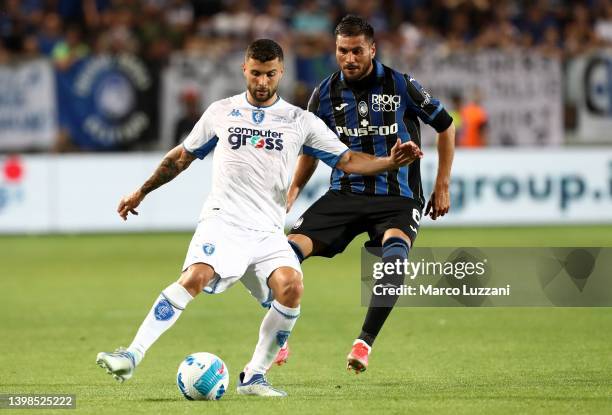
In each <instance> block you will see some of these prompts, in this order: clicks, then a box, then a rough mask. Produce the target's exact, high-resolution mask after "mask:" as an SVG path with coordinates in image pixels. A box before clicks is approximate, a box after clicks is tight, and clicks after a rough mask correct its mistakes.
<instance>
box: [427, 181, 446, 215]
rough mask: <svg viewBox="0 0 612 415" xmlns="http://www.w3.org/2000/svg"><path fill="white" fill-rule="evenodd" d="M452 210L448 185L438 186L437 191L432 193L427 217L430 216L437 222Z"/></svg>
mask: <svg viewBox="0 0 612 415" xmlns="http://www.w3.org/2000/svg"><path fill="white" fill-rule="evenodd" d="M449 209H450V192H449V190H448V185H436V188H435V190H434V191H433V192H432V193H431V197H430V198H429V202H427V207H426V208H425V215H429V217H430V218H431V219H432V220H436V219H437V218H439V217H440V216H444V215H446V214H447V213H448V210H449Z"/></svg>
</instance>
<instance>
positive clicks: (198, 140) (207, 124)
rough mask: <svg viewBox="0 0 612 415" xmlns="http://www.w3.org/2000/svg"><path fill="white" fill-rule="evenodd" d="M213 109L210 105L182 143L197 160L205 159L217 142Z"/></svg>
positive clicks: (213, 105)
mask: <svg viewBox="0 0 612 415" xmlns="http://www.w3.org/2000/svg"><path fill="white" fill-rule="evenodd" d="M214 107H215V104H212V105H211V106H210V107H208V108H207V109H206V111H204V114H202V116H201V117H200V119H199V120H198V122H197V123H196V125H195V126H194V127H193V129H192V130H191V132H190V133H189V135H188V136H187V138H185V140H184V141H183V147H184V148H185V150H187V151H188V152H190V153H191V154H193V155H194V156H196V157H197V158H199V159H203V158H204V157H206V155H207V154H208V153H210V152H211V151H212V150H213V148H215V146H216V145H217V142H218V141H219V138H218V137H217V135H216V133H215V128H214V120H215V116H214V112H215V108H214Z"/></svg>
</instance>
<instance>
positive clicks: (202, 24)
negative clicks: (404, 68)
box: [0, 0, 612, 68]
mask: <svg viewBox="0 0 612 415" xmlns="http://www.w3.org/2000/svg"><path fill="white" fill-rule="evenodd" d="M0 4H2V7H1V8H0V10H1V13H0V36H1V40H2V41H1V42H0V62H7V61H9V60H11V59H18V58H23V57H32V56H38V55H44V56H48V57H51V58H52V59H53V60H54V61H55V62H56V64H57V65H58V66H59V67H60V68H61V67H65V66H66V65H69V64H70V62H71V61H72V60H74V59H78V58H80V57H82V56H86V55H87V54H89V53H100V52H119V51H131V52H134V53H138V54H140V55H141V56H143V57H145V58H146V59H148V60H150V61H152V62H159V63H163V62H164V61H165V60H167V59H168V57H169V56H170V54H171V53H172V52H175V51H184V52H186V53H190V54H202V55H207V56H210V55H215V56H216V55H220V54H221V55H222V54H224V53H227V52H228V51H232V50H235V49H242V48H243V47H244V45H245V43H247V41H248V40H250V39H253V38H259V37H269V38H273V39H275V40H277V41H279V42H280V43H282V44H283V45H284V46H286V47H292V50H294V51H295V52H296V54H297V55H298V56H300V57H302V58H305V59H308V58H309V57H316V56H318V55H320V54H329V51H330V45H332V43H331V42H333V36H332V32H333V28H334V26H335V24H336V22H337V21H338V20H339V19H340V18H341V17H342V16H343V15H345V14H346V13H355V14H360V15H362V16H364V17H366V18H367V19H368V20H369V21H370V23H371V24H372V25H373V26H374V28H375V30H376V34H377V41H378V44H379V49H380V51H381V52H382V53H383V54H384V53H391V52H393V53H397V51H401V54H402V55H403V56H405V57H411V56H416V55H418V54H419V53H423V52H429V51H432V50H435V51H438V52H442V53H443V52H444V51H450V50H457V49H465V48H469V49H472V48H502V49H508V48H517V47H521V48H535V49H538V50H539V51H541V52H543V53H546V54H549V55H552V56H558V57H567V56H572V55H573V54H575V53H577V52H583V51H585V50H586V49H589V48H592V47H597V46H601V45H605V44H610V43H611V42H612V0H590V1H589V0H583V1H579V0H574V1H570V0H539V1H538V0H536V1H518V0H344V1H310V0H309V1H299V0H289V1H279V0H272V1H263V0H255V1H247V0H2V1H1V2H0ZM332 50H333V49H332Z"/></svg>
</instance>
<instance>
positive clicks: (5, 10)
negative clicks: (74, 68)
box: [0, 0, 612, 143]
mask: <svg viewBox="0 0 612 415" xmlns="http://www.w3.org/2000/svg"><path fill="white" fill-rule="evenodd" d="M0 5H1V7H0V65H2V64H8V63H11V62H16V61H20V60H24V59H31V58H35V57H47V58H49V59H51V60H52V62H53V64H54V66H55V68H56V69H57V70H59V71H63V70H66V69H69V68H70V67H71V65H72V64H73V63H74V62H76V61H78V60H80V59H82V58H85V57H88V56H90V55H95V54H102V53H117V54H118V53H133V54H136V55H138V56H140V57H141V58H142V59H143V60H144V61H145V62H146V63H147V64H148V65H149V66H150V67H152V68H163V67H164V66H165V65H166V64H167V63H168V62H169V60H170V59H171V56H172V55H173V54H174V53H182V54H186V55H190V56H203V57H207V58H211V59H216V60H219V59H222V58H223V56H226V55H227V54H228V53H233V52H240V51H242V50H244V47H245V45H246V44H248V43H249V42H250V41H251V40H253V39H255V38H272V39H275V40H276V41H278V42H279V43H280V44H281V45H282V46H283V47H284V49H285V50H286V51H290V52H291V56H293V57H294V58H295V65H294V68H295V69H296V83H295V90H294V91H293V102H294V103H296V104H297V105H300V106H305V105H306V103H307V101H308V97H309V94H310V92H311V91H312V88H313V87H314V86H315V85H316V84H317V83H318V82H320V80H321V79H323V78H324V77H325V76H327V75H328V74H329V73H330V72H332V71H335V70H336V66H335V61H334V56H333V50H334V37H333V30H334V27H335V25H336V23H337V22H338V21H339V20H340V19H341V18H342V17H343V16H344V15H346V14H348V13H353V14H358V15H361V16H364V17H365V18H367V19H368V21H369V22H370V23H371V24H372V26H373V27H374V29H375V32H376V42H377V47H378V56H379V57H381V58H382V60H383V61H385V57H392V58H393V60H394V62H397V60H398V59H400V60H404V61H406V62H409V61H410V60H412V59H415V58H418V57H419V55H421V54H430V53H434V54H440V55H444V54H448V53H450V52H451V51H465V50H483V49H498V50H511V49H528V50H533V51H537V52H538V53H540V54H544V55H546V56H550V57H552V58H558V59H561V60H565V59H568V58H571V57H573V56H575V55H577V54H579V53H584V52H587V51H589V50H590V49H594V48H601V47H605V46H608V45H612V0H582V1H580V0H532V1H527V0H336V1H302V0H288V1H280V0H271V1H264V0H253V1H248V0H0ZM459 99H460V97H459V98H458V100H459ZM192 101H193V103H192V106H193V107H194V108H195V111H193V113H194V114H198V113H199V109H198V107H197V106H198V105H199V103H198V102H197V100H196V99H195V98H194V99H192ZM458 102H459V101H458ZM183 104H184V105H185V106H187V104H189V102H187V103H183ZM453 109H454V110H455V111H456V112H457V115H456V117H457V120H459V118H461V119H462V120H464V121H465V122H466V123H467V120H468V119H470V118H469V117H468V116H467V115H465V116H463V115H461V114H463V113H464V112H465V114H467V113H468V112H467V111H463V107H461V106H460V104H458V103H457V104H455V105H454V107H453ZM185 112H186V113H187V115H186V116H188V115H189V111H187V110H186V111H185ZM470 114H476V115H477V116H476V117H475V119H477V120H483V119H486V118H483V117H484V116H483V115H482V114H484V109H483V110H482V111H480V112H474V111H472V112H470ZM192 118H193V117H192ZM473 118H474V117H473ZM484 124H485V122H484V121H479V123H478V124H477V125H479V126H482V125H484ZM190 125H191V119H189V120H186V121H185V125H184V126H183V127H181V128H182V129H184V130H186V131H187V130H189V128H190ZM466 125H467V124H466ZM179 127H180V126H177V133H176V135H177V137H180V136H181V135H182V130H181V131H179V130H178V129H179ZM480 130H482V131H483V132H482V136H484V134H485V133H484V129H482V128H480V127H479V130H478V131H480ZM472 141H474V140H472ZM485 141H486V139H480V138H479V139H478V140H475V141H474V142H482V143H484V142H485Z"/></svg>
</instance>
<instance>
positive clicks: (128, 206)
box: [117, 144, 195, 220]
mask: <svg viewBox="0 0 612 415" xmlns="http://www.w3.org/2000/svg"><path fill="white" fill-rule="evenodd" d="M193 160H195V156H194V155H193V154H191V153H190V152H188V151H187V150H185V148H184V147H183V145H182V144H179V145H178V146H176V147H174V148H173V149H172V150H170V151H169V152H168V153H167V154H166V156H165V157H164V159H163V160H162V161H161V163H160V164H159V166H157V169H155V171H154V172H153V174H152V175H151V177H149V179H148V180H147V181H146V182H145V183H144V184H143V185H142V186H141V187H140V188H139V189H138V190H136V191H135V192H134V193H132V194H131V195H128V196H125V197H123V198H122V199H121V201H119V207H118V208H117V212H118V213H119V216H121V217H122V218H123V220H127V217H128V214H129V213H131V214H133V215H138V212H137V211H136V208H137V207H138V205H139V204H140V202H142V200H143V199H144V198H145V196H146V195H147V194H149V193H150V192H152V191H153V190H155V189H157V188H158V187H160V186H161V185H163V184H165V183H168V182H169V181H171V180H172V179H174V178H175V177H176V176H178V175H179V174H180V173H181V172H182V171H183V170H185V169H186V168H187V167H189V165H190V164H191V162H192V161H193Z"/></svg>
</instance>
